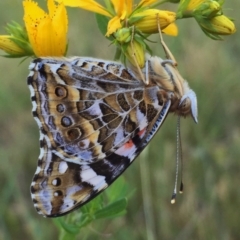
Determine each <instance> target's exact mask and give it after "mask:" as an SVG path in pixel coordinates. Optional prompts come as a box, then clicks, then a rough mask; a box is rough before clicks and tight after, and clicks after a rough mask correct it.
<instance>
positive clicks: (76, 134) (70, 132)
mask: <svg viewBox="0 0 240 240" xmlns="http://www.w3.org/2000/svg"><path fill="white" fill-rule="evenodd" d="M67 134H68V137H69V138H70V141H73V140H76V139H77V138H79V137H80V136H81V131H80V130H79V129H78V128H73V129H70V130H68V132H67Z"/></svg>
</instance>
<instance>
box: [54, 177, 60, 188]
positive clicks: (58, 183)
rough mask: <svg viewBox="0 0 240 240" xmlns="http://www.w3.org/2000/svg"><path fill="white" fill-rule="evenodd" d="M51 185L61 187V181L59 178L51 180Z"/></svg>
mask: <svg viewBox="0 0 240 240" xmlns="http://www.w3.org/2000/svg"><path fill="white" fill-rule="evenodd" d="M52 185H54V186H60V185H61V179H60V178H55V179H53V180H52Z"/></svg>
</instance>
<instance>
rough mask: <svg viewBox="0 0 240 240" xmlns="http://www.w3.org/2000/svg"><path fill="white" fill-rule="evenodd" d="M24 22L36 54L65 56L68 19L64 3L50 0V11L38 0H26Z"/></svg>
mask: <svg viewBox="0 0 240 240" xmlns="http://www.w3.org/2000/svg"><path fill="white" fill-rule="evenodd" d="M23 7H24V22H25V26H26V29H27V33H28V37H29V42H30V44H31V46H32V48H33V51H34V54H35V55H36V56H64V55H65V53H66V46H67V29H68V19H67V12H66V8H65V6H64V4H63V3H60V4H58V5H55V3H54V0H48V10H49V13H46V12H44V10H42V9H41V8H40V7H39V6H38V5H37V3H36V2H34V1H31V0H25V1H24V2H23Z"/></svg>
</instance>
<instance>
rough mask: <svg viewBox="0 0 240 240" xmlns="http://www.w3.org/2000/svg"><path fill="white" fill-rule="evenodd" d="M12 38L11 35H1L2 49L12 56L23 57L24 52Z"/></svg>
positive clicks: (0, 44)
mask: <svg viewBox="0 0 240 240" xmlns="http://www.w3.org/2000/svg"><path fill="white" fill-rule="evenodd" d="M11 38H12V37H11V36H10V35H1V36H0V49H1V50H3V51H4V52H6V53H8V54H9V55H12V56H22V55H23V53H24V50H23V49H22V48H20V47H19V46H18V45H17V44H16V43H15V42H14V41H12V40H11Z"/></svg>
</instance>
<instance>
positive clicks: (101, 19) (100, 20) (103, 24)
mask: <svg viewBox="0 0 240 240" xmlns="http://www.w3.org/2000/svg"><path fill="white" fill-rule="evenodd" d="M95 17H96V20H97V24H98V28H99V30H100V32H101V33H102V35H103V36H104V37H106V33H107V26H108V22H109V18H108V17H106V16H103V15H100V14H97V13H96V14H95ZM106 38H107V39H108V40H110V41H113V40H114V38H113V37H112V36H110V37H106Z"/></svg>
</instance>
